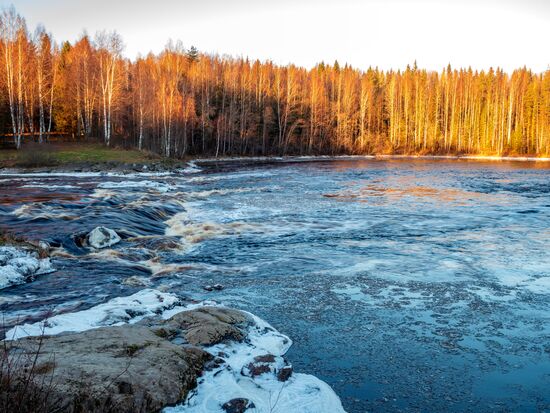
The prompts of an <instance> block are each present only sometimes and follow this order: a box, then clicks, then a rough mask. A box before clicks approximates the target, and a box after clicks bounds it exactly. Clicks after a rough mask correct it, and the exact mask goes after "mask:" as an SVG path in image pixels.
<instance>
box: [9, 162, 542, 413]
mask: <svg viewBox="0 0 550 413" xmlns="http://www.w3.org/2000/svg"><path fill="white" fill-rule="evenodd" d="M549 168H550V166H549V165H548V164H546V163H531V162H480V161H467V162H465V161H435V160H432V161H419V160H415V161H407V160H362V159H353V160H331V161H329V160H325V161H316V162H286V163H272V162H271V163H270V162H264V163H257V162H256V163H253V162H226V163H223V162H216V163H215V162H209V163H204V164H201V165H200V169H199V168H197V169H196V170H192V171H189V170H186V171H180V172H174V173H164V174H163V173H160V174H156V173H134V174H114V173H111V174H109V173H66V174H63V173H58V174H55V173H34V174H33V173H19V172H16V171H14V172H5V171H4V172H2V174H1V175H0V226H1V228H2V229H4V230H7V231H10V232H14V233H17V234H22V235H24V236H25V237H28V238H30V239H35V240H46V241H48V242H49V243H50V244H51V245H52V246H53V247H55V249H54V252H53V256H52V260H51V261H52V266H53V267H54V268H55V269H56V271H55V272H52V273H49V274H44V275H41V276H39V277H38V278H37V279H36V280H35V281H34V282H31V283H26V284H23V285H19V286H14V287H10V288H7V289H4V290H0V311H1V312H2V314H3V317H4V323H5V324H6V326H7V327H11V326H13V325H16V324H20V323H29V322H35V321H39V320H42V319H44V318H46V317H48V316H51V315H52V314H59V313H64V312H74V311H80V310H83V309H86V308H89V307H92V306H95V305H97V304H99V303H103V302H105V301H107V300H109V299H112V298H113V297H118V296H127V295H130V294H134V293H136V292H137V291H140V290H142V289H144V288H155V289H159V290H161V291H167V292H171V293H176V294H178V295H180V296H183V297H189V298H192V299H196V300H205V299H208V300H215V301H217V302H220V303H223V304H225V305H228V306H232V307H237V308H241V309H244V310H247V311H250V312H252V313H254V314H256V315H258V316H260V317H262V318H263V319H265V320H267V321H269V322H270V323H271V324H272V325H273V326H275V327H276V328H277V329H278V330H279V331H281V332H283V333H285V334H287V335H288V336H290V337H291V338H292V339H293V341H294V345H293V346H292V348H291V349H290V351H289V353H288V358H289V359H290V360H291V361H292V363H293V365H294V368H295V370H298V371H301V372H305V373H310V374H313V375H315V376H317V377H318V378H320V379H322V380H324V381H325V382H327V383H328V384H329V385H330V386H331V387H332V388H333V389H334V390H335V392H336V393H337V394H338V395H339V396H340V398H341V400H342V403H343V405H344V408H345V409H346V410H347V411H349V412H365V411H382V412H383V411H388V412H390V411H391V412H393V411H407V412H409V411H410V412H416V411H419V412H420V411H422V412H432V411H457V412H458V411H472V412H480V411H483V412H485V411H495V412H508V411H510V412H518V411H522V412H538V411H549V410H550V391H549V390H548V389H550V169H549ZM98 225H103V226H106V227H109V228H112V229H114V230H116V231H117V232H118V233H119V234H120V235H121V237H122V238H123V240H122V242H120V243H119V244H116V245H115V246H113V247H112V248H110V249H105V250H100V251H92V250H90V249H87V248H83V247H82V246H80V244H79V243H78V234H83V233H86V232H88V231H90V230H91V229H93V228H94V227H96V226H98ZM216 283H219V284H222V285H223V286H224V289H223V290H221V291H206V290H205V289H204V286H206V285H212V284H216Z"/></svg>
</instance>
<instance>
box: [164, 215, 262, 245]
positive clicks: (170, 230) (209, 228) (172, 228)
mask: <svg viewBox="0 0 550 413" xmlns="http://www.w3.org/2000/svg"><path fill="white" fill-rule="evenodd" d="M187 208H189V206H187ZM165 224H166V225H167V226H168V227H167V228H166V230H165V235H167V236H172V237H173V236H176V237H180V239H181V240H182V241H183V242H184V243H185V245H186V246H187V249H188V250H189V249H191V248H193V247H194V246H195V245H197V244H199V243H200V242H202V241H205V240H207V239H212V238H216V237H223V236H230V235H238V234H242V233H245V232H251V231H256V230H258V227H257V226H254V225H251V224H248V223H246V222H240V221H234V222H226V223H218V222H211V221H209V222H194V221H192V220H191V218H190V213H189V211H185V212H180V213H177V214H176V215H174V216H173V217H172V218H170V219H169V220H167V221H166V222H165Z"/></svg>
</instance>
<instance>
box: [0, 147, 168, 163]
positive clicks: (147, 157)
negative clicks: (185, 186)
mask: <svg viewBox="0 0 550 413" xmlns="http://www.w3.org/2000/svg"><path fill="white" fill-rule="evenodd" d="M158 161H160V157H159V156H158V155H155V154H152V153H149V152H142V151H138V150H135V149H131V150H126V149H120V148H109V147H106V146H104V145H101V144H95V143H85V144H83V143H63V144H47V145H38V144H26V145H25V146H23V148H22V149H20V150H15V149H9V150H0V167H3V168H34V167H49V166H70V165H78V164H109V163H111V164H112V163H116V164H149V163H153V162H158Z"/></svg>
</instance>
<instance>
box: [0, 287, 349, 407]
mask: <svg viewBox="0 0 550 413" xmlns="http://www.w3.org/2000/svg"><path fill="white" fill-rule="evenodd" d="M291 345H292V341H291V340H290V338H288V337H287V336H285V335H283V334H281V333H279V332H278V331H277V330H275V329H274V328H273V327H272V326H270V325H269V324H268V323H266V322H265V321H263V320H261V319H260V318H258V317H256V316H254V315H253V314H251V313H248V312H245V311H240V310H233V309H229V308H225V307H223V306H220V305H217V304H216V303H214V302H199V303H189V302H185V301H184V300H182V299H180V298H179V297H177V296H176V295H174V294H170V293H163V292H161V291H158V290H152V289H145V290H141V291H139V292H138V293H135V294H133V295H131V296H128V297H118V298H115V299H112V300H110V301H108V302H106V303H104V304H100V305H98V306H95V307H92V308H90V309H88V310H84V311H80V312H76V313H64V314H58V315H55V316H53V317H51V318H49V319H48V320H47V321H46V322H39V323H34V324H25V325H22V326H18V327H15V328H13V329H11V330H9V331H8V332H7V333H6V341H4V343H3V346H2V349H0V373H2V377H3V378H4V379H6V380H3V381H2V384H1V385H0V400H1V401H2V402H3V405H4V406H6V407H8V408H9V409H11V411H34V412H36V413H41V412H47V411H61V412H72V411H86V412H89V413H100V412H104V411H109V412H112V413H118V412H120V413H122V412H128V411H134V412H158V411H161V410H162V409H165V410H164V412H165V413H184V412H201V413H207V412H218V411H219V412H225V413H244V412H246V411H248V410H249V409H250V410H251V411H255V412H281V413H282V412H296V413H298V412H305V411H307V412H319V413H323V412H326V413H329V412H330V413H338V412H344V410H343V408H342V404H341V402H340V400H339V398H338V396H337V395H336V394H335V393H334V391H333V390H332V389H331V388H330V387H329V386H328V385H327V384H326V383H324V382H322V381H321V380H319V379H317V378H316V377H314V376H311V375H307V374H300V373H295V372H294V371H293V368H292V365H291V364H290V363H289V362H288V360H287V359H286V358H285V357H284V355H285V353H286V352H287V351H288V349H289V348H290V346H291ZM25 366H26V367H27V368H24V367H25ZM9 367H11V370H9ZM9 409H8V410H9Z"/></svg>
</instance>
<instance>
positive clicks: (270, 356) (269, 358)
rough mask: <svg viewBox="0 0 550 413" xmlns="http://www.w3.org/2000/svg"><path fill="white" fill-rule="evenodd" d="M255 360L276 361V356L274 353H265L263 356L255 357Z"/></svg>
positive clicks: (263, 361) (261, 361)
mask: <svg viewBox="0 0 550 413" xmlns="http://www.w3.org/2000/svg"><path fill="white" fill-rule="evenodd" d="M254 361H256V362H259V363H274V362H275V356H274V355H273V354H264V355H263V356H256V357H254Z"/></svg>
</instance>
